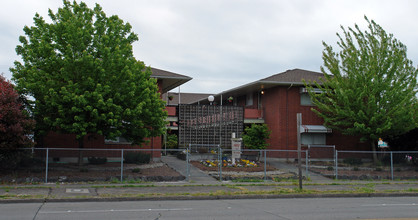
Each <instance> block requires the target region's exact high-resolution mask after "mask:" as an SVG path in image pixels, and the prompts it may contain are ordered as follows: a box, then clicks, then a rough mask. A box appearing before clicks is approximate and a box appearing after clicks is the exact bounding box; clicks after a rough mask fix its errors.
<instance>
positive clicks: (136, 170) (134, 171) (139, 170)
mask: <svg viewBox="0 0 418 220" xmlns="http://www.w3.org/2000/svg"><path fill="white" fill-rule="evenodd" d="M140 172H141V169H139V168H134V169H132V173H140Z"/></svg>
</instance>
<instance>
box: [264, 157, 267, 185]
mask: <svg viewBox="0 0 418 220" xmlns="http://www.w3.org/2000/svg"><path fill="white" fill-rule="evenodd" d="M264 181H267V150H264Z"/></svg>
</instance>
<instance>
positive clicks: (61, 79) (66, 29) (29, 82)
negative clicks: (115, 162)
mask: <svg viewBox="0 0 418 220" xmlns="http://www.w3.org/2000/svg"><path fill="white" fill-rule="evenodd" d="M63 4H64V5H63V7H62V8H59V9H58V11H57V12H56V13H54V12H53V11H52V10H49V13H48V14H49V17H50V19H51V21H52V22H51V23H47V22H46V21H45V20H44V19H43V18H42V17H41V16H40V15H39V14H36V15H35V17H34V26H32V27H28V26H25V27H24V32H25V35H26V36H21V37H20V38H19V40H20V42H21V45H18V46H17V48H16V51H17V54H18V55H20V56H21V58H22V61H23V63H21V62H18V61H16V62H15V67H14V68H11V71H12V72H13V80H14V81H15V82H16V85H17V87H16V88H17V89H18V90H19V91H20V92H21V93H22V94H25V95H29V96H32V97H33V98H34V100H35V101H34V105H33V113H34V117H35V119H36V121H37V129H38V131H40V132H41V133H43V134H45V133H46V132H48V131H51V130H58V131H60V132H63V133H73V134H76V138H77V139H78V141H79V146H80V147H83V138H84V137H85V136H86V135H87V134H99V135H104V136H106V137H107V138H110V139H113V138H115V137H118V136H123V137H125V138H127V139H128V140H129V141H132V143H134V144H140V143H142V142H144V140H145V138H147V137H153V136H158V135H160V134H162V133H163V131H164V127H165V116H166V113H165V111H164V102H163V101H162V100H161V98H160V94H159V93H158V86H157V83H156V80H155V79H153V78H150V75H151V70H150V68H146V67H145V65H144V64H143V63H142V62H140V61H138V60H136V59H135V57H134V56H133V51H132V43H133V42H135V41H137V40H138V37H137V35H136V34H135V33H133V32H132V30H131V29H132V27H131V25H130V24H129V23H125V22H123V21H122V20H121V19H119V18H118V17H117V16H110V17H107V16H106V14H105V13H104V12H103V11H102V8H101V7H100V6H99V5H98V4H96V6H95V7H94V9H90V8H88V7H87V5H86V4H85V3H83V2H81V3H79V4H78V3H77V2H75V1H74V2H72V3H71V2H70V1H66V0H64V1H63Z"/></svg>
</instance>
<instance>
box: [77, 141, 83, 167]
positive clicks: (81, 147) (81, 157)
mask: <svg viewBox="0 0 418 220" xmlns="http://www.w3.org/2000/svg"><path fill="white" fill-rule="evenodd" d="M77 141H78V148H79V149H80V150H79V151H78V166H79V167H81V166H83V151H82V150H81V149H83V148H84V136H82V137H81V138H79V139H77Z"/></svg>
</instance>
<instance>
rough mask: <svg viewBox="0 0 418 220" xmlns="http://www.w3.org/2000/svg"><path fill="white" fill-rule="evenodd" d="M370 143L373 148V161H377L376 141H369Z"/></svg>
mask: <svg viewBox="0 0 418 220" xmlns="http://www.w3.org/2000/svg"><path fill="white" fill-rule="evenodd" d="M371 142H372V143H371V144H372V150H373V162H374V163H377V162H378V161H379V159H378V158H377V149H376V143H375V142H374V141H371Z"/></svg>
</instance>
